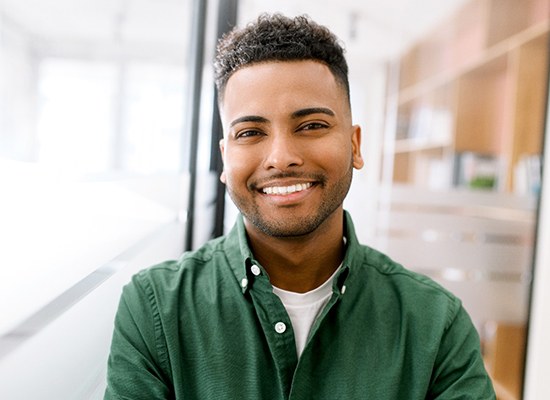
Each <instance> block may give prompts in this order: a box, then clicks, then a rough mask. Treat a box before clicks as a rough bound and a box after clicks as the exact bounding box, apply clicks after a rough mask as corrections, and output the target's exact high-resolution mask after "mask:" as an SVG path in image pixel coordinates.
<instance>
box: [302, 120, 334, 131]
mask: <svg viewBox="0 0 550 400" xmlns="http://www.w3.org/2000/svg"><path fill="white" fill-rule="evenodd" d="M326 128H328V125H327V124H325V123H322V122H309V123H307V124H304V125H302V126H301V127H300V129H301V130H304V131H313V130H318V129H326Z"/></svg>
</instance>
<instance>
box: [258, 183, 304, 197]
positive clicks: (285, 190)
mask: <svg viewBox="0 0 550 400" xmlns="http://www.w3.org/2000/svg"><path fill="white" fill-rule="evenodd" d="M311 185H312V184H311V183H298V184H297V185H291V186H272V187H266V188H263V189H262V191H263V192H264V193H265V194H278V195H283V196H284V195H285V194H291V193H296V192H301V191H302V190H306V189H308V188H310V187H311Z"/></svg>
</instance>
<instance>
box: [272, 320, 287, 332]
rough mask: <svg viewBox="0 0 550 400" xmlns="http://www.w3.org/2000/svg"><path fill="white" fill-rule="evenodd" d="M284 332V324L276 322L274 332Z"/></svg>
mask: <svg viewBox="0 0 550 400" xmlns="http://www.w3.org/2000/svg"><path fill="white" fill-rule="evenodd" d="M285 331H286V325H285V323H284V322H277V323H276V324H275V332H277V333H284V332H285Z"/></svg>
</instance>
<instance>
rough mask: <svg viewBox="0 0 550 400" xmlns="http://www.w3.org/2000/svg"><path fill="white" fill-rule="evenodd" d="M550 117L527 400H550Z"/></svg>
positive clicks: (527, 377)
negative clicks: (549, 162) (549, 160)
mask: <svg viewBox="0 0 550 400" xmlns="http://www.w3.org/2000/svg"><path fill="white" fill-rule="evenodd" d="M549 132H550V118H549V119H548V120H547V126H546V148H545V150H544V154H545V158H546V160H547V162H546V163H545V171H544V178H543V184H542V188H543V192H542V197H541V210H540V217H539V232H538V239H537V254H536V258H535V273H534V279H535V280H534V285H533V294H532V296H533V297H532V308H531V316H530V326H529V338H528V343H527V346H528V347H527V365H526V381H525V400H542V399H550V383H549V382H548V376H549V375H550V341H549V340H548V338H549V337H550V292H549V291H548V288H550V246H549V245H548V244H549V243H550V164H548V159H549V157H550V137H549Z"/></svg>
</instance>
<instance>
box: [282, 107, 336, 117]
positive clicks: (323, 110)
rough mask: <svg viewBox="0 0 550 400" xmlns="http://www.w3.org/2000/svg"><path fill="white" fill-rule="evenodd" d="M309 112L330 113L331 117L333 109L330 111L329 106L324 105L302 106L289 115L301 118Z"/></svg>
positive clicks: (309, 113)
mask: <svg viewBox="0 0 550 400" xmlns="http://www.w3.org/2000/svg"><path fill="white" fill-rule="evenodd" d="M311 114H326V115H330V116H331V117H334V115H335V114H334V111H332V110H331V109H330V108H325V107H311V108H303V109H301V110H297V111H294V112H293V113H292V115H291V117H292V118H301V117H306V116H308V115H311Z"/></svg>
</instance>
